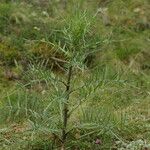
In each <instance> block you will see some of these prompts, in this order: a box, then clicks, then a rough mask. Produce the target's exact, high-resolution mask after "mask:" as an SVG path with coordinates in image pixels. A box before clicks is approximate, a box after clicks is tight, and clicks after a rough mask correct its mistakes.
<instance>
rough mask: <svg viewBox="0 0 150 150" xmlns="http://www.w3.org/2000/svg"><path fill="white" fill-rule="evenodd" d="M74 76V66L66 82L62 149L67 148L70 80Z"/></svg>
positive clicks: (70, 69)
mask: <svg viewBox="0 0 150 150" xmlns="http://www.w3.org/2000/svg"><path fill="white" fill-rule="evenodd" d="M71 77H72V66H70V67H69V69H68V75H67V84H66V95H67V96H66V101H65V103H64V106H63V129H62V147H61V150H65V143H66V137H67V130H66V129H67V122H68V100H69V98H70V81H71Z"/></svg>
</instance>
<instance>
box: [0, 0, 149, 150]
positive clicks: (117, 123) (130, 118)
mask: <svg viewBox="0 0 150 150" xmlns="http://www.w3.org/2000/svg"><path fill="white" fill-rule="evenodd" d="M149 8H150V1H149V0H93V1H91V0H69V1H66V0H1V1H0V96H1V97H0V118H1V119H0V122H1V125H0V127H1V129H0V147H1V148H0V149H2V150H4V149H6V150H9V149H36V150H37V149H39V150H40V149H49V147H52V148H51V149H57V146H58V145H59V143H60V141H57V138H56V137H55V134H54V133H55V130H54V131H48V130H47V129H46V127H45V124H44V123H43V122H41V120H40V119H41V118H40V117H41V116H39V115H37V116H36V113H37V114H41V111H42V110H43V109H44V108H45V107H46V106H47V105H48V104H49V101H52V103H53V100H52V99H55V96H54V97H53V96H52V95H55V94H56V93H55V91H53V90H52V87H53V85H51V81H49V77H50V76H52V74H51V73H50V71H49V70H53V72H54V73H55V74H57V75H58V76H61V77H63V78H65V74H64V70H63V69H64V67H65V66H64V62H66V61H67V60H68V59H69V56H66V55H64V53H62V52H61V51H59V50H58V47H63V46H64V45H63V43H64V42H66V41H65V40H66V39H65V38H64V37H63V36H64V35H63V34H62V32H61V31H62V30H63V29H64V28H67V27H68V22H70V20H74V22H77V23H78V22H79V20H78V18H77V17H76V16H75V14H79V13H84V12H86V17H87V20H90V21H91V24H92V26H91V28H90V33H89V34H88V35H87V37H86V43H87V50H88V52H89V53H88V55H87V57H86V58H85V61H84V63H85V65H86V67H87V68H86V71H85V72H83V73H76V77H75V79H74V80H73V81H74V86H75V87H76V86H77V85H80V84H81V85H82V83H81V82H82V81H83V82H84V81H85V82H87V81H86V80H89V81H90V82H92V83H93V85H92V86H89V88H91V89H89V90H90V91H93V88H94V87H96V85H97V84H96V81H99V80H100V81H99V82H100V83H101V85H100V87H99V88H98V89H97V90H96V91H94V92H95V93H94V95H91V96H89V97H88V98H87V101H86V102H85V103H84V104H83V106H82V107H83V108H84V109H81V110H82V111H81V110H76V111H75V114H74V117H72V118H70V122H69V124H70V125H72V124H78V123H79V122H80V123H81V124H83V126H76V128H75V129H74V130H73V131H72V132H71V134H70V135H69V140H68V145H67V146H68V149H74V150H76V149H81V150H82V149H83V150H84V149H91V150H95V149H104V150H105V149H127V150H128V149H129V150H130V149H134V150H141V148H143V149H144V148H145V149H146V148H147V149H148V147H150V146H149V145H148V144H150V110H149V108H150V48H149V47H150V17H149V16H150V11H149ZM80 21H81V20H80ZM74 25H75V24H73V26H74ZM80 25H81V26H84V24H82V21H81V24H80ZM76 31H79V30H78V29H77V30H74V31H73V30H72V32H75V34H74V35H75V36H78V33H77V32H76ZM93 37H94V38H93ZM75 42H77V43H78V41H74V43H75ZM95 43H96V44H95ZM54 45H55V46H54ZM80 46H81V45H80ZM95 48H96V50H95V53H92V54H91V53H90V51H92V50H93V49H95ZM59 60H61V61H59ZM95 68H97V69H96V70H95ZM97 70H98V71H97ZM89 76H90V79H89ZM95 76H96V77H95ZM43 79H44V80H46V83H47V84H45V82H44V83H43ZM93 80H94V82H93ZM37 81H38V82H37ZM28 83H30V85H28ZM89 85H90V83H89ZM60 92H61V91H60ZM80 92H83V95H84V90H83V91H82V90H81V91H78V92H77V93H75V94H74V95H73V96H72V103H73V104H72V105H74V99H75V97H78V98H80ZM52 93H53V94H52ZM18 101H19V102H18ZM26 105H28V106H29V108H28V109H29V112H28V111H25V110H24V109H23V108H24V107H26ZM52 107H54V108H51V109H50V110H49V112H48V114H49V115H50V114H51V113H52V114H53V117H54V118H55V114H57V113H58V112H57V107H58V106H57V104H55V102H54V105H52ZM10 108H11V111H10ZM95 108H97V109H95ZM10 114H11V115H10ZM33 114H34V115H33ZM42 117H44V118H43V119H44V120H47V121H48V122H51V123H49V124H51V126H53V129H57V127H56V126H55V124H57V120H55V119H53V118H51V120H49V118H48V117H47V116H42ZM31 118H32V119H31ZM27 120H34V121H33V122H34V123H33V122H31V121H29V122H28V121H27ZM35 122H36V123H35ZM32 124H34V125H32ZM35 124H36V125H35ZM95 124H96V125H95ZM84 125H85V126H84ZM33 126H34V127H33ZM31 128H32V130H29V129H31ZM47 128H51V127H47ZM42 129H43V130H42ZM41 137H42V138H41ZM98 140H99V141H100V142H99V143H98V144H96V142H95V141H98Z"/></svg>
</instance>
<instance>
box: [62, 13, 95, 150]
mask: <svg viewBox="0 0 150 150" xmlns="http://www.w3.org/2000/svg"><path fill="white" fill-rule="evenodd" d="M67 21H68V20H67ZM91 23H92V22H91V20H90V21H89V20H88V18H87V14H86V12H84V13H82V14H80V13H77V14H75V16H74V18H70V20H69V21H68V23H67V26H66V27H65V28H64V29H63V30H62V35H63V38H64V40H63V42H64V43H61V42H59V43H60V44H59V46H60V45H62V46H60V47H59V49H60V50H61V51H62V52H63V53H64V55H65V56H66V57H67V63H66V64H65V72H67V75H66V81H65V82H63V83H64V85H65V100H64V101H63V103H62V134H61V142H62V145H61V150H65V147H66V146H65V145H66V139H67V134H68V131H67V126H68V120H69V118H70V114H71V113H70V112H71V110H70V108H69V104H70V95H71V93H72V91H73V90H74V89H72V79H73V78H74V75H75V72H77V71H83V70H84V69H85V67H86V66H85V64H84V61H85V59H86V58H87V56H88V55H89V52H90V51H89V50H92V47H93V46H96V44H97V43H89V40H90V39H89V37H88V36H89V35H90V34H91V31H90V27H91ZM90 48H91V49H90ZM90 53H91V52H90Z"/></svg>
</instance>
